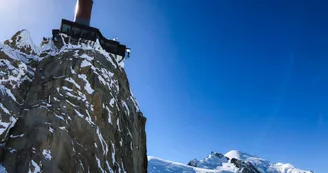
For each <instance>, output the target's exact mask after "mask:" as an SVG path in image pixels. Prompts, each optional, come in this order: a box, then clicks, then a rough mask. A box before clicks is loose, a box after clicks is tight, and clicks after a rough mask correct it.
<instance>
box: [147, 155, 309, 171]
mask: <svg viewBox="0 0 328 173" xmlns="http://www.w3.org/2000/svg"><path fill="white" fill-rule="evenodd" d="M148 161H149V167H148V172H149V173H157V172H162V173H163V172H164V173H166V172H171V173H178V172H188V173H314V172H313V171H306V170H301V169H298V168H296V167H294V166H293V165H291V164H288V163H287V164H283V163H271V162H270V161H267V160H265V159H262V158H260V157H257V156H255V155H251V154H248V153H244V152H241V151H238V150H231V151H229V152H227V153H226V154H221V153H218V152H214V151H212V152H211V153H210V154H209V155H208V156H207V157H205V158H204V159H203V160H197V159H193V160H191V161H190V162H189V163H187V164H183V163H178V162H172V161H168V160H165V159H161V158H157V157H152V156H148Z"/></svg>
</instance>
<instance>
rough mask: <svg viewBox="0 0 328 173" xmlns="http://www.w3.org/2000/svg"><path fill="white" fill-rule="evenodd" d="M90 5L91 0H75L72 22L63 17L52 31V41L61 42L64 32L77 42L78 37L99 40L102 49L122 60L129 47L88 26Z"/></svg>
mask: <svg viewBox="0 0 328 173" xmlns="http://www.w3.org/2000/svg"><path fill="white" fill-rule="evenodd" d="M92 6H93V0H77V3H76V9H75V19H74V22H72V21H69V20H66V19H63V20H62V22H61V26H60V28H59V29H54V30H53V31H52V35H53V40H54V42H55V43H57V44H61V43H60V41H61V40H62V38H61V34H66V35H67V36H69V37H70V41H73V42H74V41H75V42H78V41H79V40H80V39H83V40H90V41H97V40H99V42H100V45H101V47H102V48H103V49H104V50H106V51H107V52H108V53H112V54H114V55H116V56H119V57H117V59H120V60H121V61H122V60H124V59H125V57H128V56H129V54H130V49H128V48H127V47H126V46H125V45H123V44H120V42H118V41H117V40H109V39H106V38H105V37H104V36H103V35H102V33H101V32H100V31H99V29H97V28H94V27H91V26H90V21H91V14H92Z"/></svg>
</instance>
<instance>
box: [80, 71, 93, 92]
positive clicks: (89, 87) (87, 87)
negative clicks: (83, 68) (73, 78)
mask: <svg viewBox="0 0 328 173" xmlns="http://www.w3.org/2000/svg"><path fill="white" fill-rule="evenodd" d="M78 77H79V78H80V79H82V80H83V81H84V82H85V86H84V89H85V90H86V91H87V92H88V93H89V94H92V93H93V92H94V90H93V89H92V88H91V85H90V83H89V81H88V79H87V76H86V75H85V74H79V75H78Z"/></svg>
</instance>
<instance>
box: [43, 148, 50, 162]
mask: <svg viewBox="0 0 328 173" xmlns="http://www.w3.org/2000/svg"><path fill="white" fill-rule="evenodd" d="M42 154H43V156H44V158H45V159H46V160H51V159H52V156H51V151H50V150H43V151H42Z"/></svg>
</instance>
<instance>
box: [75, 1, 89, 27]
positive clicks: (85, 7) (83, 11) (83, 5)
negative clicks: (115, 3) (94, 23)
mask: <svg viewBox="0 0 328 173" xmlns="http://www.w3.org/2000/svg"><path fill="white" fill-rule="evenodd" d="M92 5H93V0H77V3H76V9H75V19H74V22H76V23H79V24H82V25H86V26H90V20H91V12H92Z"/></svg>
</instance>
